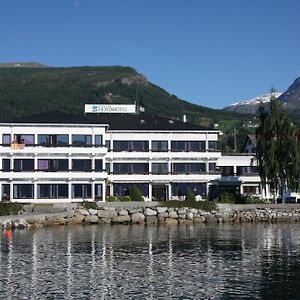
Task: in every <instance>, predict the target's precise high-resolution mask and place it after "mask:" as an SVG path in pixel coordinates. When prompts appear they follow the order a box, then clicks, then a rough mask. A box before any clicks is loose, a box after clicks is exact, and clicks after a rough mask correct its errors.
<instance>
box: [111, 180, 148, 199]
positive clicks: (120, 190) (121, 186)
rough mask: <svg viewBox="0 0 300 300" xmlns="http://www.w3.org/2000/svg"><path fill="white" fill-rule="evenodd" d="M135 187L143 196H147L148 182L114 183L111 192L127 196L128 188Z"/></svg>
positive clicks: (128, 193)
mask: <svg viewBox="0 0 300 300" xmlns="http://www.w3.org/2000/svg"><path fill="white" fill-rule="evenodd" d="M134 186H135V187H137V188H138V189H139V190H140V191H141V193H142V195H143V196H144V197H149V184H148V183H114V185H113V192H114V195H115V196H129V195H130V190H131V189H132V188H133V187H134Z"/></svg>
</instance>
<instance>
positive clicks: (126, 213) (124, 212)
mask: <svg viewBox="0 0 300 300" xmlns="http://www.w3.org/2000/svg"><path fill="white" fill-rule="evenodd" d="M118 213H119V216H128V211H127V210H126V209H122V210H119V211H118Z"/></svg>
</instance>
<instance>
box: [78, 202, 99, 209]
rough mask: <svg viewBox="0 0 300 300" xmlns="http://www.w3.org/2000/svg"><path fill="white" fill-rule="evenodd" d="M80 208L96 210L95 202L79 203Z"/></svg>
mask: <svg viewBox="0 0 300 300" xmlns="http://www.w3.org/2000/svg"><path fill="white" fill-rule="evenodd" d="M81 206H82V208H84V209H90V208H91V209H97V204H96V203H95V202H88V201H84V202H82V203H81Z"/></svg>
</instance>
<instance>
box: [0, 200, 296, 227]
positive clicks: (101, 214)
mask: <svg viewBox="0 0 300 300" xmlns="http://www.w3.org/2000/svg"><path fill="white" fill-rule="evenodd" d="M244 222H248V223H255V222H267V223H277V222H300V206H299V207H298V206H297V207H289V206H281V207H251V206H250V207H249V206H245V207H243V206H242V205H240V206H226V205H225V206H222V205H219V207H218V209H217V210H216V211H212V212H206V211H203V210H198V209H195V208H167V207H151V208H150V207H141V208H127V209H126V208H114V207H102V208H99V209H83V208H75V209H72V210H68V211H66V212H65V213H56V214H41V215H29V216H27V217H25V216H23V217H22V216H20V217H13V218H10V217H9V216H6V217H5V218H4V219H3V218H2V219H1V217H0V224H1V228H2V229H25V228H32V227H39V226H52V225H75V224H82V225H86V224H146V225H149V224H165V225H178V224H187V225H189V224H190V225H191V224H195V223H205V224H210V223H220V224H221V223H244Z"/></svg>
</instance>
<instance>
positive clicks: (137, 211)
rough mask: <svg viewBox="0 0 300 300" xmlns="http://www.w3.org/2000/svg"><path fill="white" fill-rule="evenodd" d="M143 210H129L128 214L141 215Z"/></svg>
mask: <svg viewBox="0 0 300 300" xmlns="http://www.w3.org/2000/svg"><path fill="white" fill-rule="evenodd" d="M142 212H143V209H142V208H130V209H129V213H130V214H135V213H142Z"/></svg>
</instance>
